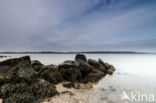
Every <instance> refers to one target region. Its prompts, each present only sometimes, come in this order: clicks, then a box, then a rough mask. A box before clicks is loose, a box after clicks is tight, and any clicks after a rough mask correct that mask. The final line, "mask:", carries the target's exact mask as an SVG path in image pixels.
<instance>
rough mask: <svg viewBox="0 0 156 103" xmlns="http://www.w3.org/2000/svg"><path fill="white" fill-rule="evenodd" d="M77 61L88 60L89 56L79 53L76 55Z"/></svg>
mask: <svg viewBox="0 0 156 103" xmlns="http://www.w3.org/2000/svg"><path fill="white" fill-rule="evenodd" d="M75 61H84V62H87V58H86V56H85V55H83V54H77V55H76V57H75Z"/></svg>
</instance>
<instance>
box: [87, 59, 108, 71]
mask: <svg viewBox="0 0 156 103" xmlns="http://www.w3.org/2000/svg"><path fill="white" fill-rule="evenodd" d="M88 64H90V65H91V66H93V67H94V68H95V69H97V70H99V71H101V72H103V73H107V70H106V68H105V66H104V65H102V64H100V63H99V62H97V61H96V60H93V59H88Z"/></svg>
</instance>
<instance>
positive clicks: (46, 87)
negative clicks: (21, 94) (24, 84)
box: [28, 79, 58, 99]
mask: <svg viewBox="0 0 156 103" xmlns="http://www.w3.org/2000/svg"><path fill="white" fill-rule="evenodd" d="M28 88H29V89H30V90H31V91H32V93H33V95H34V96H35V97H37V98H38V99H39V98H40V99H44V98H48V97H52V96H54V95H56V94H58V92H57V91H56V87H55V85H53V84H51V83H49V82H48V81H46V80H44V81H43V80H42V79H37V81H36V82H34V83H32V84H31V85H30V86H29V87H28Z"/></svg>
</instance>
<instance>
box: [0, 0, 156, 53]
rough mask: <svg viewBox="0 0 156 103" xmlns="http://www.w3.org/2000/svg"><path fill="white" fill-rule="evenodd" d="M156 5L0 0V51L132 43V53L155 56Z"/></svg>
mask: <svg viewBox="0 0 156 103" xmlns="http://www.w3.org/2000/svg"><path fill="white" fill-rule="evenodd" d="M155 4H156V2H155V1H154V0H149V1H148V2H147V1H146V0H137V1H136V0H14V1H9V0H1V1H0V15H1V16H0V51H45V50H51V51H82V50H85V51H87V50H97V49H98V50H118V49H119V48H120V50H121V49H122V50H126V49H127V46H129V44H133V45H131V47H130V48H129V49H128V50H132V51H135V50H137V51H139V50H143V51H151V50H152V51H156V48H155V46H154V44H155V42H154V40H155V39H152V38H156V34H155V33H156V30H155V27H156V24H155V23H154V22H156V20H155V18H156V12H155V11H156V7H155ZM149 40H150V42H151V43H152V44H151V43H149V42H147V41H149ZM127 41H128V42H127ZM134 41H135V42H134ZM140 41H141V42H140ZM138 42H139V43H140V44H139V46H138ZM122 43H124V45H122ZM150 44H151V46H150V48H148V47H149V45H150ZM155 45H156V44H155ZM116 47H118V48H116Z"/></svg>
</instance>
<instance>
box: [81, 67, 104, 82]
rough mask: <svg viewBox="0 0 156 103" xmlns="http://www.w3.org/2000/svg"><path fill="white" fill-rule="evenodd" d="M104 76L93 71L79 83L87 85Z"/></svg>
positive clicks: (99, 72)
mask: <svg viewBox="0 0 156 103" xmlns="http://www.w3.org/2000/svg"><path fill="white" fill-rule="evenodd" d="M105 75H106V73H103V72H101V71H98V70H96V69H94V70H93V71H92V72H91V73H88V74H87V75H86V76H85V77H84V78H83V79H82V80H81V82H83V83H88V82H97V81H99V80H100V79H101V78H103V77H104V76H105Z"/></svg>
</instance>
